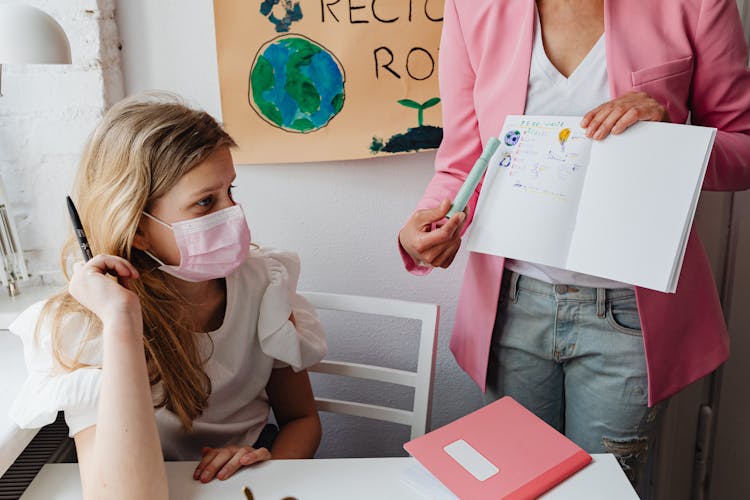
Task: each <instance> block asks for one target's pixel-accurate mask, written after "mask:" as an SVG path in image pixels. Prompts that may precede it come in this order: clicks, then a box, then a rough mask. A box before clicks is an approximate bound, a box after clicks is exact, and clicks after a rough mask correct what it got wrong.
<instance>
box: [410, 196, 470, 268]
mask: <svg viewBox="0 0 750 500" xmlns="http://www.w3.org/2000/svg"><path fill="white" fill-rule="evenodd" d="M450 208H451V201H450V200H443V202H442V203H440V205H438V206H437V207H435V208H430V209H427V210H417V211H416V212H414V214H412V216H411V217H410V218H409V220H408V221H407V222H406V225H405V226H404V227H403V229H401V232H399V234H398V240H399V242H401V246H403V247H404V250H406V252H407V253H408V254H409V255H410V256H411V258H412V259H414V262H416V263H417V264H419V265H420V266H432V267H443V268H447V267H448V266H450V265H451V263H452V262H453V259H454V258H455V257H456V253H458V249H459V248H460V247H461V228H462V227H463V225H464V222H465V221H466V214H465V213H464V212H460V213H457V214H456V215H454V216H453V217H451V218H450V219H448V222H446V223H445V224H443V225H442V226H439V227H436V228H435V229H433V224H435V223H436V222H439V221H441V220H443V219H444V218H445V214H447V213H448V211H449V210H450Z"/></svg>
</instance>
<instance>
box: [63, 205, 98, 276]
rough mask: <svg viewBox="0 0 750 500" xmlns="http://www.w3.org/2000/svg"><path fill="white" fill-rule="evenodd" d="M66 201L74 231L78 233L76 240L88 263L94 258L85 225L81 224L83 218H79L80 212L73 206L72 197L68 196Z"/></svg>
mask: <svg viewBox="0 0 750 500" xmlns="http://www.w3.org/2000/svg"><path fill="white" fill-rule="evenodd" d="M65 199H66V200H67V202H68V213H70V221H71V222H72V223H73V231H75V233H76V239H78V246H80V247H81V253H82V254H83V260H84V261H88V260H89V259H91V257H93V255H91V248H90V247H89V240H87V239H86V233H85V232H83V224H81V218H80V217H79V216H78V210H76V206H75V205H74V204H73V200H71V199H70V196H66V197H65Z"/></svg>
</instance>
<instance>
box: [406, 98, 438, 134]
mask: <svg viewBox="0 0 750 500" xmlns="http://www.w3.org/2000/svg"><path fill="white" fill-rule="evenodd" d="M439 102H440V98H439V97H433V98H432V99H428V100H426V101H425V102H423V103H422V104H419V103H418V102H417V101H412V100H411V99H400V100H399V101H398V103H399V104H401V105H402V106H406V107H407V108H414V109H416V110H418V111H417V113H418V114H417V120H418V123H419V126H420V127H421V126H422V125H423V124H424V110H425V109H427V108H431V107H433V106H435V105H436V104H437V103H439Z"/></svg>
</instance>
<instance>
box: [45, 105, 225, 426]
mask: <svg viewBox="0 0 750 500" xmlns="http://www.w3.org/2000/svg"><path fill="white" fill-rule="evenodd" d="M233 146H235V143H234V141H233V140H232V138H231V137H230V136H229V135H228V134H227V133H226V132H225V131H224V130H223V129H222V128H221V126H220V125H219V124H218V123H217V122H216V120H214V119H213V118H212V117H211V116H210V115H209V114H208V113H206V112H204V111H198V110H194V109H191V108H189V107H188V106H186V105H185V104H184V103H183V102H182V101H181V100H180V99H179V98H178V97H177V96H174V95H172V94H166V93H158V94H155V93H150V94H142V95H139V96H134V97H130V98H127V99H124V100H122V101H120V102H119V103H117V104H115V105H114V106H113V107H112V108H111V109H110V110H109V111H108V112H107V113H106V114H105V115H104V117H103V119H102V120H101V122H100V123H99V124H98V125H97V127H96V129H95V130H94V132H93V134H92V135H91V137H90V139H89V141H88V143H87V145H86V147H85V150H84V153H83V155H82V158H81V162H80V165H79V168H78V172H77V174H76V179H75V185H74V189H73V197H74V199H75V201H76V205H77V208H78V211H79V214H80V217H81V222H82V224H83V227H84V230H85V232H86V235H87V237H88V241H89V244H90V246H91V250H92V252H93V254H94V255H96V254H110V255H118V256H120V257H123V258H125V259H127V260H129V261H130V262H131V263H132V264H133V265H134V266H135V267H136V269H138V272H139V273H140V279H138V280H132V281H131V282H130V289H131V290H132V291H133V292H135V293H136V294H137V295H138V297H139V299H140V302H141V310H142V313H143V347H144V351H145V356H146V363H147V367H148V374H149V379H150V383H151V385H152V386H156V385H157V384H158V385H159V387H158V389H159V390H157V391H154V393H155V394H157V395H158V396H157V402H156V408H159V407H164V406H166V407H167V408H168V409H169V410H171V411H172V412H174V413H175V414H176V415H177V416H178V417H179V419H180V422H181V423H182V425H183V427H185V428H186V429H189V428H190V427H191V426H192V421H193V420H194V419H195V418H196V417H197V416H199V415H200V414H201V413H202V411H203V409H204V408H205V406H206V403H207V401H208V397H209V395H210V393H211V382H210V380H209V378H208V376H207V375H206V373H205V371H204V369H203V364H204V362H205V359H202V357H201V354H200V352H199V348H198V345H197V344H196V341H195V336H194V334H193V328H192V327H191V326H192V323H191V320H190V317H189V314H188V311H189V307H186V306H187V305H188V304H187V303H186V301H185V299H184V298H183V297H181V296H180V294H179V293H178V292H177V290H176V289H175V287H174V286H173V285H172V283H173V281H172V280H171V279H169V278H167V277H166V275H165V274H164V273H161V272H151V271H153V269H154V267H155V264H154V262H153V260H152V259H151V258H150V257H148V256H147V255H146V254H145V253H143V252H142V251H140V250H138V249H136V248H134V247H133V239H134V237H135V234H136V230H137V228H138V224H139V221H140V219H141V216H142V212H143V211H144V210H148V207H149V206H150V203H151V202H152V201H153V200H155V199H157V198H159V197H160V196H163V195H164V194H166V193H167V192H168V191H169V190H170V189H171V188H172V187H173V186H174V185H175V184H176V183H177V182H178V181H179V180H180V178H181V177H182V176H183V175H184V174H185V173H186V172H188V171H189V170H191V169H192V168H193V167H195V166H197V165H198V164H199V163H201V162H202V161H204V160H205V159H206V158H207V157H208V156H209V155H211V154H212V153H213V152H214V151H216V150H217V149H218V148H221V147H233ZM79 251H80V250H79V247H78V245H77V243H76V239H75V237H74V235H73V234H72V233H71V235H70V237H69V238H68V240H67V242H66V244H65V245H64V247H63V250H62V255H61V264H62V268H63V272H64V273H65V276H66V278H67V279H70V273H69V269H68V265H69V263H70V262H73V261H74V260H75V258H76V257H77V255H78V252H79ZM69 314H80V315H83V316H84V317H85V318H86V319H87V320H88V321H86V322H85V324H87V325H88V331H87V332H86V334H85V336H84V337H83V340H82V342H81V343H80V345H79V346H78V349H77V351H76V352H75V353H74V355H72V356H71V355H70V354H69V353H68V354H67V355H66V352H65V350H64V349H63V346H64V345H65V342H64V339H63V329H62V325H63V320H64V318H65V317H66V316H68V315H69ZM45 318H51V319H52V323H51V324H52V348H53V354H54V357H55V360H56V361H57V363H58V364H59V366H60V367H61V368H63V369H66V370H75V369H77V368H80V367H82V366H85V365H84V364H82V363H81V362H80V361H79V358H80V355H81V353H82V352H83V349H84V347H85V345H86V343H87V342H88V341H90V340H92V339H94V338H96V337H97V336H99V335H101V331H102V325H101V322H100V321H99V319H98V318H97V317H96V316H95V315H94V314H93V313H92V312H91V311H89V310H88V309H86V308H85V307H83V306H82V305H81V304H79V303H78V301H76V300H75V299H74V298H73V297H72V296H71V295H70V294H69V293H67V292H62V293H60V294H58V295H56V296H54V297H53V298H52V299H50V300H49V301H48V302H47V304H46V305H45V306H44V309H43V310H42V314H41V317H40V320H39V322H38V323H37V334H38V329H39V326H40V325H41V324H42V323H43V321H44V320H45Z"/></svg>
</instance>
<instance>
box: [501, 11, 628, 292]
mask: <svg viewBox="0 0 750 500" xmlns="http://www.w3.org/2000/svg"><path fill="white" fill-rule="evenodd" d="M605 43H606V42H605V37H604V34H602V36H601V37H600V38H599V40H598V41H597V42H596V44H595V45H594V46H593V47H592V49H591V51H590V52H589V53H588V54H587V55H586V57H585V58H584V59H583V61H581V63H580V64H579V65H578V67H577V68H576V69H575V71H573V73H572V74H571V75H570V76H569V77H568V78H565V77H564V76H563V75H562V74H561V73H560V72H559V71H558V70H557V68H555V66H554V65H553V64H552V62H550V60H549V58H548V57H547V53H546V52H545V51H544V43H543V41H542V29H541V24H540V22H539V14H538V13H537V15H536V28H535V33H534V47H533V49H532V55H531V68H530V70H529V87H528V91H527V94H526V109H525V111H524V112H525V113H526V114H527V115H562V116H582V115H584V114H586V113H588V112H589V111H591V110H592V109H594V108H595V107H597V106H599V105H600V104H602V103H605V102H607V101H609V100H611V97H610V92H609V80H608V78H607V55H606V50H605ZM606 209H607V207H602V210H606ZM505 267H506V268H507V269H510V270H511V271H516V272H517V273H519V274H523V275H525V276H529V277H532V278H535V279H538V280H541V281H545V282H547V283H552V284H567V285H578V286H586V287H594V288H632V285H628V284H626V283H620V282H619V281H613V280H608V279H604V278H598V277H596V276H590V275H588V274H582V273H575V272H573V271H567V270H565V269H559V268H557V267H552V266H545V265H542V264H534V263H531V262H525V261H520V260H514V259H506V260H505Z"/></svg>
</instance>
